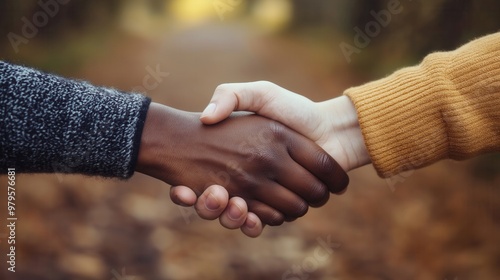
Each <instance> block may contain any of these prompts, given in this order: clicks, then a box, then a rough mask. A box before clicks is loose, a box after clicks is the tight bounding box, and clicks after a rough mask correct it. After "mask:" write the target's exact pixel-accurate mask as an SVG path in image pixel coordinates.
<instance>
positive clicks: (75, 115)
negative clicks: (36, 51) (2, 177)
mask: <svg viewBox="0 0 500 280" xmlns="http://www.w3.org/2000/svg"><path fill="white" fill-rule="evenodd" d="M149 103H150V99H148V98H146V97H144V96H142V95H139V94H125V93H122V92H119V91H117V90H114V89H109V88H102V87H96V86H93V85H90V84H89V83H87V82H82V81H73V80H69V79H65V78H61V77H58V76H55V75H50V74H45V73H42V72H40V71H36V70H33V69H30V68H26V67H22V66H16V65H12V64H9V63H6V62H2V61H0V157H1V158H0V169H1V170H2V171H0V173H5V172H7V168H16V171H17V172H29V173H53V172H60V173H79V174H86V175H95V176H104V177H119V178H128V177H130V176H131V175H132V174H133V172H134V168H135V164H136V162H137V155H138V153H139V145H140V140H141V134H142V129H143V126H144V122H145V119H146V113H147V110H148V107H149Z"/></svg>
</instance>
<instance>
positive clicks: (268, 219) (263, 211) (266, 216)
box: [247, 200, 285, 226]
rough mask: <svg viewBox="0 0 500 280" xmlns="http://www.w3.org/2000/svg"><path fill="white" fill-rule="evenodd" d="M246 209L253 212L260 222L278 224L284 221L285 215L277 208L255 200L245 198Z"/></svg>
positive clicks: (271, 224)
mask: <svg viewBox="0 0 500 280" xmlns="http://www.w3.org/2000/svg"><path fill="white" fill-rule="evenodd" d="M247 205H248V211H249V212H252V213H255V215H257V217H259V219H260V220H261V221H262V224H266V225H270V226H279V225H281V224H283V222H284V221H285V216H284V215H283V214H282V213H281V212H279V211H278V210H276V209H274V208H272V207H271V206H269V205H266V204H264V203H262V202H260V201H257V200H247Z"/></svg>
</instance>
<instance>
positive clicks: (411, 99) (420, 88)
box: [344, 33, 500, 177]
mask: <svg viewBox="0 0 500 280" xmlns="http://www.w3.org/2000/svg"><path fill="white" fill-rule="evenodd" d="M344 94H345V95H347V96H349V98H350V99H351V100H352V101H353V103H354V105H355V107H356V110H357V112H358V118H359V122H360V127H361V130H362V133H363V136H364V138H365V143H366V146H367V149H368V152H369V154H370V157H371V159H372V162H373V165H374V166H375V169H376V170H377V172H378V174H379V175H380V176H382V177H391V176H393V175H396V174H398V173H400V172H402V171H405V170H409V169H415V168H419V167H423V166H426V165H429V164H431V163H434V162H436V161H438V160H441V159H446V158H451V159H457V160H460V159H466V158H470V157H473V156H476V155H479V154H483V153H488V152H494V151H500V33H495V34H492V35H488V36H486V37H483V38H480V39H477V40H475V41H472V42H470V43H468V44H466V45H464V46H462V47H461V48H459V49H457V50H455V51H451V52H440V53H433V54H430V55H429V56H427V57H426V58H425V59H424V60H423V61H422V63H421V64H420V65H418V66H414V67H408V68H404V69H401V70H399V71H397V72H395V73H394V74H392V75H390V76H388V77H386V78H384V79H381V80H378V81H374V82H371V83H368V84H365V85H362V86H359V87H354V88H350V89H348V90H347V91H346V92H345V93H344Z"/></svg>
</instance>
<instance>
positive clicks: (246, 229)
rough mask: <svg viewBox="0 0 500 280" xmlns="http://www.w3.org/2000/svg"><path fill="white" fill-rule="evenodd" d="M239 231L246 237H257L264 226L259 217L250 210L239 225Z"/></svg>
mask: <svg viewBox="0 0 500 280" xmlns="http://www.w3.org/2000/svg"><path fill="white" fill-rule="evenodd" d="M240 229H241V232H243V233H244V234H245V235H246V236H248V237H252V238H255V237H258V236H259V235H260V234H261V233H262V231H263V230H264V226H263V225H262V222H261V221H260V219H259V217H258V216H257V215H255V214H254V213H252V212H249V213H248V215H247V218H246V220H245V223H244V224H243V225H242V226H241V228H240Z"/></svg>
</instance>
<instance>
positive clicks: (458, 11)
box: [0, 0, 500, 280]
mask: <svg viewBox="0 0 500 280" xmlns="http://www.w3.org/2000/svg"><path fill="white" fill-rule="evenodd" d="M391 5H397V7H398V11H400V12H399V13H397V14H392V15H391V17H390V19H388V20H387V21H386V22H382V24H381V23H378V26H379V28H378V29H374V30H372V35H373V36H370V37H369V40H367V41H366V42H364V44H363V45H362V46H361V45H359V44H358V45H356V42H355V40H354V39H355V36H356V34H357V32H356V31H355V28H359V29H360V30H365V27H366V26H367V24H369V23H370V22H372V21H376V18H375V17H374V16H373V13H372V11H373V12H375V13H379V12H380V11H383V10H388V7H390V6H391ZM0 11H1V15H2V16H1V17H0V32H1V34H0V36H2V37H1V38H3V39H2V40H1V41H0V54H1V56H0V58H1V59H2V60H7V61H10V62H12V63H17V64H23V65H27V66H31V67H35V68H38V69H42V70H45V71H49V72H53V73H57V74H59V75H63V76H65V77H72V78H76V79H84V80H89V81H91V82H92V83H94V84H97V85H103V86H109V87H114V88H118V89H121V90H124V91H141V92H143V93H144V94H146V95H148V96H150V97H151V98H152V99H153V101H156V102H160V103H163V104H166V105H169V106H173V107H177V108H180V109H183V110H189V111H201V110H203V108H204V106H205V105H206V104H207V103H208V101H209V99H210V96H211V95H212V93H213V90H214V89H215V87H216V86H217V85H218V84H220V83H225V82H244V81H254V80H269V81H272V82H275V83H277V84H279V85H281V86H283V87H285V88H288V89H290V90H292V91H295V92H297V93H300V94H303V95H305V96H307V97H309V98H310V99H312V100H315V101H321V100H325V99H330V98H333V97H336V96H338V95H340V94H342V92H343V91H344V90H345V89H346V88H348V87H351V86H355V85H359V84H362V83H364V82H367V81H370V80H374V79H378V78H381V77H383V76H385V75H388V74H390V73H391V72H393V71H395V70H396V69H398V68H400V67H403V66H409V65H413V64H415V63H418V62H419V61H420V60H421V59H422V58H423V57H424V56H425V55H426V54H428V53H429V52H432V51H436V50H451V49H454V48H456V47H458V46H459V45H461V44H463V43H465V42H467V41H469V40H471V39H473V38H476V37H479V36H482V35H486V34H489V33H493V32H497V31H498V30H499V28H500V17H499V15H500V2H498V1H494V0H478V1H472V0H435V1H411V0H401V1H396V0H392V1H383V0H371V1H360V0H337V1H319V0H255V1H251V0H143V1H140V0H106V1H104V0H100V1H97V0H96V1H88V0H41V1H35V0H29V1H7V0H2V1H0ZM379 20H380V19H379ZM383 25H385V26H383ZM342 45H343V46H347V45H349V46H350V48H349V49H350V50H354V49H355V50H356V51H354V52H351V53H349V52H346V51H345V50H346V49H345V48H341V46H342ZM158 71H159V72H162V73H163V74H162V75H159V76H154V75H153V78H154V80H153V81H154V83H149V84H145V83H144V79H145V78H146V77H148V75H152V74H151V73H154V72H158ZM165 73H168V75H167V74H165ZM349 175H350V177H351V184H350V187H349V190H348V191H347V193H345V194H344V195H342V196H332V197H331V199H330V201H329V203H328V204H327V205H326V206H324V207H322V208H320V209H311V210H310V211H309V213H308V214H307V215H306V216H305V217H304V218H302V219H300V220H298V221H296V222H293V223H290V224H285V225H283V226H281V227H275V228H270V227H269V228H266V229H265V232H264V234H263V235H262V236H261V237H259V238H257V239H250V238H247V237H245V236H244V235H243V234H242V233H241V232H240V231H230V230H227V229H224V228H222V227H221V226H220V225H219V224H218V222H217V221H204V220H201V219H199V218H197V216H196V215H195V212H194V210H192V209H189V208H180V207H177V206H175V205H174V204H173V203H172V202H171V201H170V199H169V195H168V193H169V186H168V185H166V184H164V183H163V182H160V181H158V180H155V179H152V178H149V177H146V176H144V175H142V174H136V175H134V177H133V178H132V179H130V180H129V181H118V180H104V179H99V178H87V177H82V176H68V175H58V174H49V175H19V176H18V177H17V198H16V199H17V200H16V202H17V207H18V209H17V216H18V219H19V220H18V222H17V228H16V230H17V236H16V237H17V240H16V245H17V247H16V248H17V252H16V254H17V263H16V272H15V273H11V272H8V271H7V270H6V267H5V264H6V255H5V254H6V252H7V246H6V239H5V238H6V236H7V235H6V234H7V231H6V228H5V227H4V226H2V229H1V230H0V252H1V255H0V263H1V265H0V267H1V268H2V270H1V271H0V278H1V279H116V280H125V279H127V280H132V279H134V280H141V279H261V280H265V279H304V280H305V279H443V280H444V279H448V280H464V279H498V278H499V277H500V242H499V241H500V156H499V155H498V154H491V155H486V156H483V157H479V158H475V159H471V160H468V161H463V162H454V161H443V162H440V163H438V164H435V165H433V166H430V167H427V168H424V169H421V170H418V171H411V172H406V173H404V174H401V175H399V176H397V177H395V178H391V179H387V180H385V179H381V178H379V177H377V175H376V174H375V172H374V170H373V167H372V166H367V167H364V168H361V169H358V170H356V171H353V172H351V173H350V174H349ZM0 182H2V184H3V186H5V185H6V182H7V179H6V177H5V176H3V177H0ZM0 198H1V201H0V206H1V207H2V208H1V209H2V210H0V213H1V215H2V216H0V218H1V219H2V221H5V215H6V213H5V212H6V211H4V209H6V206H5V204H6V199H4V198H5V194H3V193H2V194H1V195H0ZM2 223H3V222H2Z"/></svg>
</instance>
